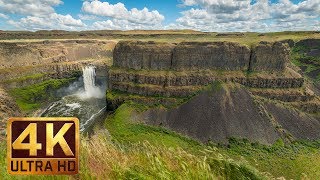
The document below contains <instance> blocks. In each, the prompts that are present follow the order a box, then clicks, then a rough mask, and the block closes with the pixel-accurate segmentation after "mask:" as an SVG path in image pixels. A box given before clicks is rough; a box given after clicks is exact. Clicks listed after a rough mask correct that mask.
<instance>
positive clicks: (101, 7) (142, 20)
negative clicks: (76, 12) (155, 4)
mask: <svg viewBox="0 0 320 180" xmlns="http://www.w3.org/2000/svg"><path fill="white" fill-rule="evenodd" d="M82 11H83V12H85V13H88V14H92V15H96V16H103V17H108V18H111V19H113V20H117V21H118V20H124V21H128V22H129V23H127V24H133V25H137V26H138V24H142V25H141V26H143V24H144V25H157V24H161V23H162V21H163V20H164V16H163V15H161V14H160V13H159V12H158V11H156V10H154V11H149V9H148V8H146V7H145V8H143V9H142V10H138V9H137V8H133V9H131V10H128V9H127V8H126V7H125V5H124V4H123V3H117V4H109V3H108V2H101V1H98V0H94V1H91V2H89V1H85V2H83V5H82ZM105 22H110V21H105ZM100 23H101V22H100ZM108 24H109V23H108Z"/></svg>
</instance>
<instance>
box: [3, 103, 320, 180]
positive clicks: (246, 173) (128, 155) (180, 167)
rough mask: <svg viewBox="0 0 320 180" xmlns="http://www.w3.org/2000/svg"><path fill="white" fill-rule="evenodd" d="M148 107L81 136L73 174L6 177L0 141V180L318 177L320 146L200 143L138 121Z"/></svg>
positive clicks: (124, 111)
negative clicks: (77, 169) (76, 164)
mask: <svg viewBox="0 0 320 180" xmlns="http://www.w3.org/2000/svg"><path fill="white" fill-rule="evenodd" d="M145 108H146V107H143V106H141V105H137V104H130V103H129V104H128V103H126V104H123V105H122V106H120V107H119V108H118V109H117V111H116V112H115V113H114V114H113V115H112V116H109V117H108V118H107V120H106V122H105V125H106V127H107V129H108V130H109V131H106V130H105V129H104V128H102V129H101V128H100V129H98V130H97V129H96V130H95V133H94V135H92V136H91V137H85V136H82V138H81V147H80V150H81V152H80V173H79V175H77V176H71V177H68V176H30V177H23V176H15V177H11V176H9V175H8V174H7V173H6V162H5V159H6V158H5V157H6V144H5V142H0V174H1V175H2V178H1V179H23V178H27V179H272V178H273V177H285V178H286V179H290V178H293V179H308V178H309V179H317V178H319V177H320V175H319V172H320V163H319V162H320V161H319V160H320V159H319V158H320V156H319V153H320V151H319V147H320V142H297V143H293V144H290V145H285V144H284V143H283V142H282V141H280V140H279V141H278V142H276V143H275V144H274V145H272V146H266V145H261V144H258V143H251V142H249V141H247V140H239V139H234V138H232V139H230V144H229V145H228V146H222V145H214V144H209V145H204V144H201V143H199V142H197V141H194V140H192V139H189V138H186V137H184V136H181V135H179V134H177V133H174V132H172V131H169V130H166V129H163V128H159V127H151V126H147V125H144V124H141V123H139V121H138V118H137V117H138V116H136V115H137V113H138V112H139V111H142V110H145Z"/></svg>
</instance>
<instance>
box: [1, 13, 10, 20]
mask: <svg viewBox="0 0 320 180" xmlns="http://www.w3.org/2000/svg"><path fill="white" fill-rule="evenodd" d="M0 18H3V19H8V18H9V16H7V15H5V14H2V13H0Z"/></svg>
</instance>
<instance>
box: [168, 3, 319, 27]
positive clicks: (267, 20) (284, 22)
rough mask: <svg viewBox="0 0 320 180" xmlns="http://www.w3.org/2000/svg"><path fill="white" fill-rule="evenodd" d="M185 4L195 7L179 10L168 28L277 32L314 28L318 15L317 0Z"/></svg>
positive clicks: (317, 21) (185, 4)
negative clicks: (180, 15) (179, 12)
mask: <svg viewBox="0 0 320 180" xmlns="http://www.w3.org/2000/svg"><path fill="white" fill-rule="evenodd" d="M182 2H183V5H184V6H195V7H197V8H196V9H195V8H191V9H189V10H186V11H183V12H182V17H180V18H178V19H177V20H176V24H171V25H170V27H178V28H185V29H186V28H192V29H196V30H202V31H278V30H314V29H319V27H318V28H317V26H316V24H318V23H319V19H318V20H317V19H316V18H320V0H306V1H302V2H300V3H298V4H294V3H292V2H291V1H290V0H279V2H277V3H270V2H269V1H268V0H257V1H255V2H254V3H253V4H250V0H224V1H221V0H183V1H182Z"/></svg>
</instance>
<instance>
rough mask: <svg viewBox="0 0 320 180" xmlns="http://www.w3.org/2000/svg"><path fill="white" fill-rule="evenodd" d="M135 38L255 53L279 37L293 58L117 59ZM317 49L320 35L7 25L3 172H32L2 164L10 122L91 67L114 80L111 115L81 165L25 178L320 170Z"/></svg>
mask: <svg viewBox="0 0 320 180" xmlns="http://www.w3.org/2000/svg"><path fill="white" fill-rule="evenodd" d="M136 40H141V41H145V42H150V41H152V42H151V43H149V45H150V44H151V45H153V44H154V43H155V42H156V43H171V44H172V45H173V46H176V45H178V44H179V43H181V42H184V41H192V42H198V43H200V42H220V41H226V42H235V43H239V44H242V45H244V46H246V47H247V48H248V49H249V52H250V53H251V52H252V49H253V48H254V47H255V46H258V45H259V43H260V42H261V41H268V42H274V41H281V42H282V43H284V44H286V46H287V47H288V48H289V49H290V62H289V63H288V65H287V67H285V70H284V71H283V72H268V71H262V72H256V71H245V70H233V71H228V70H227V71H226V70H194V69H193V70H166V69H162V70H152V69H134V68H135V67H139V65H137V64H133V65H132V67H134V68H133V69H132V68H131V69H127V68H124V67H118V66H115V65H114V64H115V62H114V57H113V54H114V52H113V51H114V48H115V47H116V45H117V43H118V42H119V41H136ZM228 47H233V46H228ZM127 48H129V49H130V48H131V49H133V50H135V49H134V48H140V47H139V46H135V47H133V46H132V47H131V46H128V47H127ZM227 49H229V48H227ZM250 49H251V51H250ZM319 50H320V33H319V32H277V33H203V32H197V31H88V32H67V31H39V32H10V31H1V32H0V100H1V101H0V132H1V134H0V177H1V179H24V178H26V177H23V176H21V177H19V176H15V177H13V176H10V175H8V174H7V171H6V141H5V134H6V132H5V126H6V121H7V119H8V118H9V117H11V116H35V115H37V114H39V112H41V111H43V110H44V109H46V108H47V107H48V106H49V105H51V103H53V102H56V101H58V100H59V99H60V98H61V97H63V96H65V95H67V94H66V93H67V91H73V90H74V89H72V88H71V87H76V88H78V86H72V84H76V83H77V82H81V81H82V68H83V67H85V66H88V65H90V66H95V67H96V76H97V79H99V81H97V84H100V83H102V82H103V81H104V83H105V81H107V83H109V85H108V86H109V89H108V90H107V92H106V93H105V94H106V95H105V97H104V98H105V99H106V100H107V109H108V113H107V114H108V115H107V117H104V116H102V117H103V119H102V120H99V121H97V123H96V124H95V125H94V126H93V127H92V130H91V131H90V133H82V134H81V147H80V150H81V153H80V173H79V174H78V175H76V176H32V177H28V178H29V179H70V178H71V179H319V177H320V163H319V162H320V133H319V129H320V128H319V127H320V98H319V95H320V63H319V62H320V59H319V58H320V54H319V52H320V51H319ZM163 51H164V50H163ZM155 52H159V51H158V50H157V51H155ZM161 52H162V51H161ZM124 54H125V53H124ZM251 54H252V53H251ZM132 56H133V55H132ZM249 56H251V55H249ZM148 57H149V56H148ZM250 58H251V57H250ZM171 65H172V64H171ZM212 77H214V79H212ZM102 84H103V83H102ZM77 85H78V84H77ZM79 86H83V85H81V84H80V85H79ZM213 119H215V120H214V121H213Z"/></svg>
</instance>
